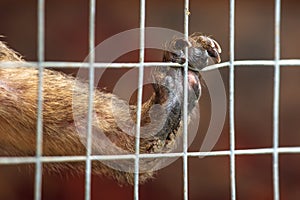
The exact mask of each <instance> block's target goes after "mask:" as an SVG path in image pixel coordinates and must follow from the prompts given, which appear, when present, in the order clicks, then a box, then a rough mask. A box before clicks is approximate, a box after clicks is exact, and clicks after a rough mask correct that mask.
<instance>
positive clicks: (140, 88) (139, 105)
mask: <svg viewBox="0 0 300 200" xmlns="http://www.w3.org/2000/svg"><path fill="white" fill-rule="evenodd" d="M145 4H146V2H145V0H140V53H139V63H140V66H139V80H138V94H137V111H136V112H137V113H136V115H137V117H136V138H135V159H134V199H135V200H138V199H139V161H140V157H139V156H140V130H141V113H142V98H143V82H144V60H145V59H144V56H145V12H146V5H145Z"/></svg>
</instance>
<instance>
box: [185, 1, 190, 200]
mask: <svg viewBox="0 0 300 200" xmlns="http://www.w3.org/2000/svg"><path fill="white" fill-rule="evenodd" d="M189 13H190V12H189V0H185V1H184V37H185V39H186V40H188V37H189ZM185 55H186V61H185V63H184V78H183V86H184V87H183V94H184V95H183V199H184V200H188V198H189V194H188V189H189V187H188V156H187V151H188V59H189V58H188V48H186V49H185Z"/></svg>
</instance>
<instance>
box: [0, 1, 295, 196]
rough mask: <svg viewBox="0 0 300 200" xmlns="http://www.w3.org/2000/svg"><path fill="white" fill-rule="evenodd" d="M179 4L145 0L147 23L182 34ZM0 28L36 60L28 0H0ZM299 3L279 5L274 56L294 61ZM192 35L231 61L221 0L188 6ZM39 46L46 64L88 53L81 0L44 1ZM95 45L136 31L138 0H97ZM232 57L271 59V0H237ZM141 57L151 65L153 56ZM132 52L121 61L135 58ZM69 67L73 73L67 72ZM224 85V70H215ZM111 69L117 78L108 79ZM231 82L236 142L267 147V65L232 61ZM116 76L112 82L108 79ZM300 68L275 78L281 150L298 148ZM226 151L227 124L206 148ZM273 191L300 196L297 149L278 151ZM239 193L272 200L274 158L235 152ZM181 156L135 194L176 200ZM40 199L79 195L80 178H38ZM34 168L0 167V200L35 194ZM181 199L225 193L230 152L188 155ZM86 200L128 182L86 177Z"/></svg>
mask: <svg viewBox="0 0 300 200" xmlns="http://www.w3.org/2000/svg"><path fill="white" fill-rule="evenodd" d="M183 4H184V3H183V1H182V0H165V1H161V0H151V1H150V0H149V1H147V5H146V6H147V10H146V26H157V27H164V28H170V29H174V30H178V31H183ZM0 5H1V6H0V27H1V29H0V34H1V35H4V36H6V37H5V38H4V39H3V40H5V41H7V42H8V43H9V45H10V46H11V47H13V48H14V49H16V50H17V51H18V52H20V53H21V54H22V55H24V56H25V59H27V60H36V58H37V56H36V55H37V51H36V49H37V48H36V47H37V25H36V24H37V19H36V18H37V4H36V1H33V0H27V1H17V0H0ZM299 9H300V2H299V1H296V0H283V1H282V14H281V16H282V26H281V57H282V58H285V59H287V58H298V59H299V58H300V51H299V46H300V40H299V36H300V13H299ZM190 11H191V15H190V30H189V31H190V32H195V31H201V32H204V33H206V34H209V35H212V36H213V37H214V38H215V39H217V41H219V43H220V45H221V46H222V49H223V54H222V60H223V61H227V60H228V58H229V53H228V52H229V40H228V37H229V23H228V22H229V4H228V1H221V0H214V1H208V0H206V1H205V0H197V1H196V0H194V1H191V3H190ZM45 16H46V19H45V21H46V24H45V27H46V28H45V30H46V33H45V44H46V60H47V61H82V60H83V59H84V58H85V57H86V55H87V54H88V1H86V0H72V1H71V0H51V1H46V13H45ZM96 20H97V21H96V24H97V25H96V43H100V42H101V41H103V40H105V39H107V38H109V37H110V36H112V35H114V34H117V33H120V32H122V31H125V30H128V29H132V28H138V27H139V1H138V0H128V1H122V0H110V1H97V18H96ZM235 22H236V28H235V30H236V37H235V42H236V43H235V56H236V59H237V60H244V59H247V60H248V59H254V60H257V59H273V57H274V56H273V55H274V42H273V41H274V31H273V30H274V25H273V24H274V1H273V0H265V1H259V0H253V1H244V0H237V1H236V19H235ZM150 53H151V51H149V53H147V54H146V56H147V57H146V60H148V61H159V60H160V59H161V56H160V55H158V54H155V53H154V54H153V55H151V54H150ZM137 56H138V54H137V52H133V53H131V54H128V56H124V58H123V59H124V61H132V62H133V61H137ZM65 71H66V72H67V73H70V72H73V71H72V70H65ZM125 71H126V70H113V71H112V72H109V73H108V75H107V79H105V78H104V80H103V81H104V84H105V85H106V86H107V87H108V88H109V87H111V86H112V85H113V82H109V81H111V80H112V79H115V80H113V81H116V80H117V79H118V77H119V75H121V74H122V73H124V72H125ZM220 71H221V73H222V75H223V80H224V83H225V85H226V87H228V75H227V74H228V70H227V69H222V70H220ZM113 74H115V76H112V75H113ZM235 75H236V79H235V80H236V84H235V92H236V96H235V100H236V104H235V109H236V112H235V114H236V115H235V120H236V148H237V149H246V148H266V147H271V146H272V95H273V68H272V67H260V66H255V67H254V66H252V67H238V68H237V69H236V73H235ZM112 77H114V78H112ZM299 86H300V68H299V66H294V67H282V68H281V84H280V87H281V89H280V92H281V93H280V98H281V99H280V146H284V147H286V146H300V131H299V128H300V123H299V119H300V117H299V115H300V103H299V102H300V94H299ZM207 102H209V96H208V95H207V92H205V91H204V95H203V97H202V99H201V103H200V106H201V115H203V117H202V116H201V119H202V121H201V123H200V124H203V125H202V126H201V128H200V130H199V132H198V136H197V138H196V140H195V141H194V143H193V145H192V146H191V147H190V149H189V150H190V151H198V150H199V147H200V145H201V139H202V138H203V134H204V133H205V130H206V125H205V124H206V123H207V120H208V116H209V114H207V113H209V108H207V106H206V105H209V104H208V103H207ZM228 148H229V134H228V120H227V121H226V122H225V127H224V130H223V133H222V135H221V137H220V139H219V141H218V143H217V145H216V146H215V148H214V150H226V149H228ZM279 158H280V163H279V164H280V165H279V168H280V195H281V198H282V199H299V197H300V190H299V185H300V171H299V169H300V155H299V154H289V155H280V157H279ZM236 173H237V174H236V178H237V180H236V181H237V197H238V199H243V200H248V199H249V200H250V199H251V200H252V199H264V200H265V199H272V198H273V191H272V156H271V155H252V156H250V155H245V156H237V157H236ZM182 180H183V177H182V160H181V159H179V160H178V161H176V162H175V163H173V164H172V165H170V166H168V167H166V168H164V169H162V170H161V171H159V172H158V174H157V176H156V178H155V179H154V180H152V181H150V182H148V183H146V184H144V185H142V186H141V187H140V199H143V200H147V199H149V200H150V199H182V197H183V181H182ZM42 190H43V191H42V192H43V199H60V200H63V199H74V200H75V199H83V198H84V174H83V175H78V176H77V175H75V176H70V175H68V176H66V175H64V174H61V175H57V174H48V173H45V174H44V175H43V188H42ZM33 192H34V173H33V171H31V170H27V167H26V166H25V165H24V166H13V165H11V166H3V165H2V166H0V199H24V200H25V199H33V194H34V193H33ZM189 198H190V199H191V200H194V199H210V200H219V199H230V178H229V157H208V158H204V159H198V158H189ZM92 199H133V188H132V187H129V186H128V187H126V186H124V187H119V186H118V184H116V183H115V182H114V181H111V180H110V179H107V178H105V177H99V176H92Z"/></svg>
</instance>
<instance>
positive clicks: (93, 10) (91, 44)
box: [85, 0, 96, 200]
mask: <svg viewBox="0 0 300 200" xmlns="http://www.w3.org/2000/svg"><path fill="white" fill-rule="evenodd" d="M89 8H90V9H89V99H88V104H89V105H88V124H87V141H86V168H85V200H90V199H91V185H92V184H91V179H92V176H91V171H92V161H91V153H92V133H93V127H92V121H93V102H94V74H95V73H94V72H95V69H94V62H95V51H94V48H95V15H96V0H90V7H89Z"/></svg>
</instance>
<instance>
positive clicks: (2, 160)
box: [0, 147, 300, 165]
mask: <svg viewBox="0 0 300 200" xmlns="http://www.w3.org/2000/svg"><path fill="white" fill-rule="evenodd" d="M273 151H274V149H273V148H260V149H239V150H235V151H234V154H235V155H260V154H272V153H273ZM278 153H279V154H293V153H300V147H279V148H278ZM229 155H230V150H224V151H210V152H187V156H188V157H199V156H229ZM135 156H136V155H135V154H126V155H91V156H90V159H91V160H94V161H96V160H100V161H101V160H128V159H135ZM182 156H184V154H183V153H182V152H180V153H153V154H140V156H139V158H140V159H143V158H174V157H182ZM85 160H86V156H42V157H40V161H41V162H43V163H52V162H57V163H59V162H84V161H85ZM35 162H36V157H0V164H3V165H4V164H30V163H32V164H33V163H35Z"/></svg>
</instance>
